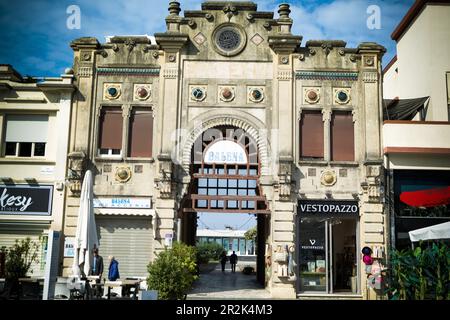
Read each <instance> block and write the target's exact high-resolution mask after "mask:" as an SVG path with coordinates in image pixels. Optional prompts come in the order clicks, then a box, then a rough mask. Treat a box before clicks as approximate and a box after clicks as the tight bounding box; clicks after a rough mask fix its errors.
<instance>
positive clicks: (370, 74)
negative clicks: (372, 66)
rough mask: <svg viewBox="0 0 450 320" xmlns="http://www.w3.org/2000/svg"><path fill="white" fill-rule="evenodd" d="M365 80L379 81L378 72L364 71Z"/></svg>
mask: <svg viewBox="0 0 450 320" xmlns="http://www.w3.org/2000/svg"><path fill="white" fill-rule="evenodd" d="M363 81H364V82H377V81H378V73H376V72H364V73H363Z"/></svg>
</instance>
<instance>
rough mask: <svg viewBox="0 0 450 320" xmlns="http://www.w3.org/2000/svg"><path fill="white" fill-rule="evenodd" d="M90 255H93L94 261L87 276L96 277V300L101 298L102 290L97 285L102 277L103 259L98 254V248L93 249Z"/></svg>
mask: <svg viewBox="0 0 450 320" xmlns="http://www.w3.org/2000/svg"><path fill="white" fill-rule="evenodd" d="M92 253H93V254H94V260H93V261H92V266H91V270H90V271H89V275H90V276H98V279H96V280H95V283H96V286H95V295H96V296H97V298H99V297H101V296H102V288H101V287H100V285H99V284H100V281H101V279H102V275H103V258H102V257H101V256H100V255H99V254H98V248H94V250H92Z"/></svg>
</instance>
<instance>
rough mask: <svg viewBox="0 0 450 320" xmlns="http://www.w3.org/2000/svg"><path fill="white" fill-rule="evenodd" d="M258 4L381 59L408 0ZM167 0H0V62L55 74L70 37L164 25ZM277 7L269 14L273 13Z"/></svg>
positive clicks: (233, 220) (190, 1) (188, 3)
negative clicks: (72, 9) (376, 16)
mask: <svg viewBox="0 0 450 320" xmlns="http://www.w3.org/2000/svg"><path fill="white" fill-rule="evenodd" d="M180 2H181V6H182V9H183V10H184V9H186V10H195V9H200V4H201V1H199V0H180ZM256 2H257V3H258V9H259V10H263V11H274V12H276V11H277V7H278V4H279V3H282V2H289V3H290V4H291V10H292V13H291V17H292V18H293V19H294V26H293V33H294V34H297V35H302V36H303V45H304V44H305V43H306V41H307V40H310V39H333V40H345V41H346V42H347V47H356V46H357V45H358V44H359V43H360V42H364V41H374V42H378V43H380V44H382V45H383V46H385V47H386V48H387V49H388V52H387V54H386V55H385V57H384V62H383V64H384V65H386V64H387V63H388V62H389V61H390V59H391V58H392V57H393V56H394V54H395V42H394V41H392V40H391V38H390V34H391V33H392V31H393V30H394V28H395V27H396V26H397V24H398V23H399V22H400V20H401V19H402V18H403V16H404V15H405V13H406V12H407V11H408V9H409V8H410V6H411V5H412V3H413V2H414V0H302V1H298V0H295V1H294V0H292V1H286V0H285V1H275V0H261V1H256ZM168 3H169V0H114V1H112V0H53V1H52V0H14V1H8V0H0V30H1V33H0V40H1V43H2V46H0V63H7V64H12V65H13V66H14V67H15V68H16V69H17V70H18V71H19V72H20V73H22V74H23V75H32V76H59V75H60V74H61V73H63V72H64V69H65V68H67V67H70V66H71V65H72V50H71V48H70V46H69V44H70V42H71V41H72V40H73V39H76V38H79V37H83V36H93V37H96V38H97V39H99V41H100V42H105V36H111V35H127V34H128V35H130V34H148V35H152V34H153V33H155V32H164V31H165V28H166V27H165V21H164V18H165V17H166V16H167V14H168V11H167V7H168ZM70 5H78V6H79V7H80V10H81V28H80V29H79V30H77V29H74V30H70V29H68V28H67V27H66V22H67V18H68V17H69V14H67V13H66V10H67V8H68V7H69V6H70ZM369 5H378V6H379V7H380V9H381V28H380V29H379V30H377V29H375V30H369V29H368V28H367V25H366V21H367V18H368V16H369V15H368V14H367V12H366V11H367V8H368V6H369ZM277 15H278V14H277V13H276V14H275V17H277ZM249 217H250V216H249V215H247V214H241V215H229V214H203V215H201V216H200V220H201V221H199V227H200V228H204V227H205V226H209V227H211V228H224V226H225V225H231V226H233V227H240V226H242V225H244V224H245V223H246V224H245V225H244V226H243V227H242V228H243V229H246V228H248V227H251V226H252V225H254V224H255V219H250V221H249Z"/></svg>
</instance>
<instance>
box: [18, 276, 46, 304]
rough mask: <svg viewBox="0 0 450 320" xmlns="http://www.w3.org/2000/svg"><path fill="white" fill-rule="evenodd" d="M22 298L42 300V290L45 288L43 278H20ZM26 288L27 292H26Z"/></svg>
mask: <svg viewBox="0 0 450 320" xmlns="http://www.w3.org/2000/svg"><path fill="white" fill-rule="evenodd" d="M18 280H19V286H20V288H21V289H20V292H21V294H20V296H21V297H26V296H32V297H34V298H38V299H39V298H41V297H40V296H41V289H42V288H43V286H44V279H43V278H19V279H18ZM24 287H25V290H24Z"/></svg>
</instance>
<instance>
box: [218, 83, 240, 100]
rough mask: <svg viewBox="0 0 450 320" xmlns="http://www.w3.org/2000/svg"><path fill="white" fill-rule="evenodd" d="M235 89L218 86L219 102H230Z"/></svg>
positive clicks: (233, 96)
mask: <svg viewBox="0 0 450 320" xmlns="http://www.w3.org/2000/svg"><path fill="white" fill-rule="evenodd" d="M235 90H236V88H235V87H233V86H219V100H220V101H223V102H231V101H233V100H234V98H235V96H236V94H235Z"/></svg>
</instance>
